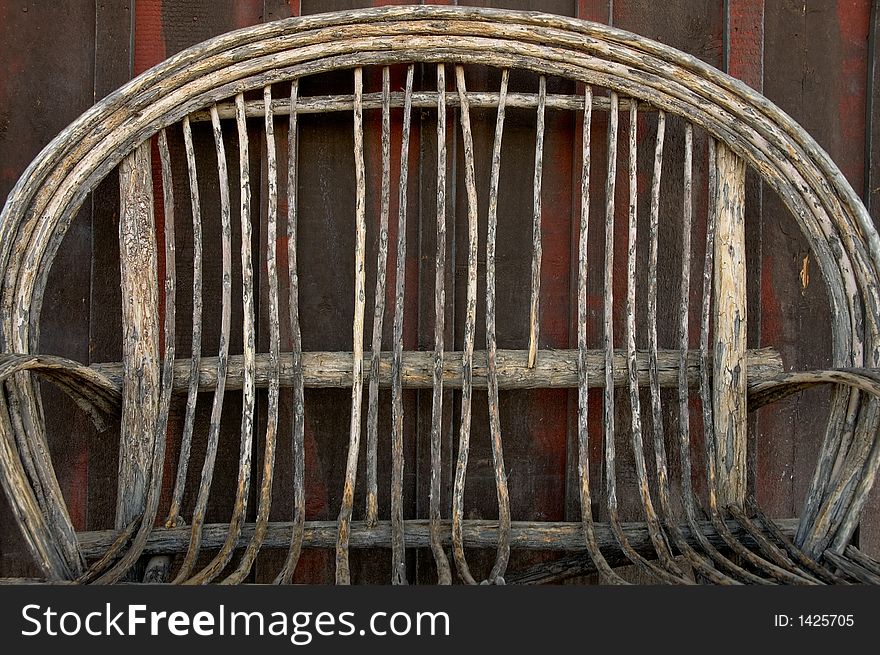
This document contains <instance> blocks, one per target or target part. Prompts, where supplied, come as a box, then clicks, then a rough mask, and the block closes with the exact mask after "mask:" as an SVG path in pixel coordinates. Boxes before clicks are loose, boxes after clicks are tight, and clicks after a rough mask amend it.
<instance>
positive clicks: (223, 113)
mask: <svg viewBox="0 0 880 655" xmlns="http://www.w3.org/2000/svg"><path fill="white" fill-rule="evenodd" d="M444 95H445V94H444ZM466 95H467V98H468V105H469V106H470V107H472V108H475V109H493V108H496V107H498V102H499V94H498V93H495V92H480V91H476V92H475V91H468V92H467V94H466ZM405 96H406V94H405V93H403V92H400V91H398V92H393V93H391V95H390V96H389V100H388V103H389V104H388V106H389V107H391V108H393V109H397V108H400V107H403V105H404V102H405ZM539 102H540V100H539V94H536V93H511V94H509V95H508V96H507V102H506V105H507V106H508V107H515V108H517V109H535V108H537V107H538V103H539ZM631 102H632V100H630V99H629V98H625V99H621V100H620V108H621V109H629V106H630V103H631ZM437 103H438V93H437V92H434V91H427V92H414V93H413V94H412V106H413V109H436V108H437ZM609 105H610V103H609V101H608V98H603V97H597V98H595V99H594V101H593V108H595V109H598V110H600V111H607V110H608V109H609ZM446 106H447V107H460V106H461V101H460V100H459V98H458V97H457V96H455V95H450V96H448V97H447V98H446ZM545 106H546V108H547V109H554V110H563V111H583V110H584V97H583V96H579V95H566V94H556V93H554V94H550V93H548V94H547V96H546V105H545ZM637 106H638V109H639V111H656V108H655V107H654V106H652V105H651V104H649V103H647V102H637ZM263 107H264V103H263V101H262V100H249V101H248V102H246V103H245V112H246V114H247V117H248V118H256V117H258V116H262V115H263ZM290 107H291V104H290V101H289V100H286V99H276V100H273V101H272V112H273V113H274V114H276V115H278V116H284V115H286V114H289V113H290ZM353 108H354V96H353V95H352V94H350V93H348V94H339V95H322V96H311V97H301V98H298V99H297V101H296V113H297V114H322V113H326V112H332V111H351V110H352V109H353ZM362 108H363V109H364V110H371V109H381V108H382V93H365V94H364V95H363V104H362ZM217 111H218V113H219V114H220V118H225V119H229V118H235V105H234V103H231V102H227V103H219V104H218V105H217ZM189 118H190V120H191V121H192V122H199V121H209V120H211V116H210V114H209V112H208V111H197V112H194V113H193V114H191V115H190V117H189Z"/></svg>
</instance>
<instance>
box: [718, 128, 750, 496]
mask: <svg viewBox="0 0 880 655" xmlns="http://www.w3.org/2000/svg"><path fill="white" fill-rule="evenodd" d="M715 161H716V165H717V171H718V179H717V183H716V187H715V189H714V193H715V198H716V209H717V212H718V214H717V225H716V233H715V284H714V287H715V309H714V311H715V315H714V319H715V362H714V377H713V406H714V410H715V412H714V413H715V434H716V451H715V455H716V462H717V475H718V502H719V503H720V505H721V506H722V507H726V506H727V505H737V506H738V507H743V506H744V503H745V498H746V428H747V424H746V419H747V409H746V374H745V373H746V361H745V353H746V334H747V333H746V265H745V179H746V166H745V162H744V161H743V160H742V159H740V158H739V157H737V156H736V155H735V154H734V153H733V152H732V151H731V150H730V149H729V148H728V147H727V146H726V145H724V144H723V143H718V145H717V147H716V149H715Z"/></svg>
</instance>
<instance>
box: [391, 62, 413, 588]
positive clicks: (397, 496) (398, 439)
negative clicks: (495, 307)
mask: <svg viewBox="0 0 880 655" xmlns="http://www.w3.org/2000/svg"><path fill="white" fill-rule="evenodd" d="M414 74H415V67H414V66H413V65H412V64H410V65H409V67H408V68H407V71H406V97H405V99H404V103H403V131H402V135H401V143H400V178H399V181H398V185H399V189H398V194H399V195H398V203H397V205H398V214H397V249H396V252H395V260H396V261H395V264H396V266H395V273H394V335H393V336H394V339H393V341H394V350H393V351H392V353H391V558H392V567H391V581H392V582H393V583H394V584H406V556H405V551H404V534H403V368H402V366H403V314H404V311H405V307H404V294H405V292H406V209H407V207H406V192H407V188H406V187H407V184H408V183H409V135H410V125H411V120H412V89H413V75H414Z"/></svg>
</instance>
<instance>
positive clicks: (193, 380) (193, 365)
mask: <svg viewBox="0 0 880 655" xmlns="http://www.w3.org/2000/svg"><path fill="white" fill-rule="evenodd" d="M183 145H184V149H185V151H186V169H187V173H188V175H189V193H190V205H191V207H192V226H193V296H192V297H193V312H192V313H193V318H192V320H193V324H192V348H191V355H190V378H189V379H190V381H189V389H188V392H187V397H186V417H185V418H184V423H183V435H182V436H181V438H180V456H179V457H178V460H177V477H176V480H175V482H174V492H173V494H172V497H171V508H170V509H169V510H168V518H167V520H166V526H167V527H169V528H171V527H176V526H178V525H180V524H181V523H182V522H183V519H182V518H181V517H180V508H181V505H182V503H183V493H184V490H185V489H186V473H187V470H188V468H189V457H190V450H191V447H192V435H193V428H194V426H195V416H196V403H197V402H198V391H199V364H200V363H201V357H202V215H201V200H200V199H199V179H198V168H197V166H196V156H195V148H194V147H193V140H192V127H191V126H190V122H189V117H188V116H185V117H184V119H183Z"/></svg>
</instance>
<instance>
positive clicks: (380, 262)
mask: <svg viewBox="0 0 880 655" xmlns="http://www.w3.org/2000/svg"><path fill="white" fill-rule="evenodd" d="M381 195H382V204H381V209H380V211H379V253H378V255H377V261H376V293H375V295H374V296H373V297H374V299H375V307H374V310H373V341H372V344H373V347H372V352H371V359H370V388H369V395H368V397H369V404H368V406H367V515H366V517H365V518H364V520H365V521H366V522H367V525H370V526H375V525H376V524H377V523H378V522H379V505H378V500H377V494H378V481H377V474H376V469H377V466H376V464H377V463H376V450H377V447H378V441H379V437H378V432H379V359H380V355H381V353H382V326H383V323H384V318H385V280H386V277H387V273H388V214H389V212H390V208H391V72H390V69H389V68H388V66H385V67H384V68H382V194H381Z"/></svg>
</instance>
